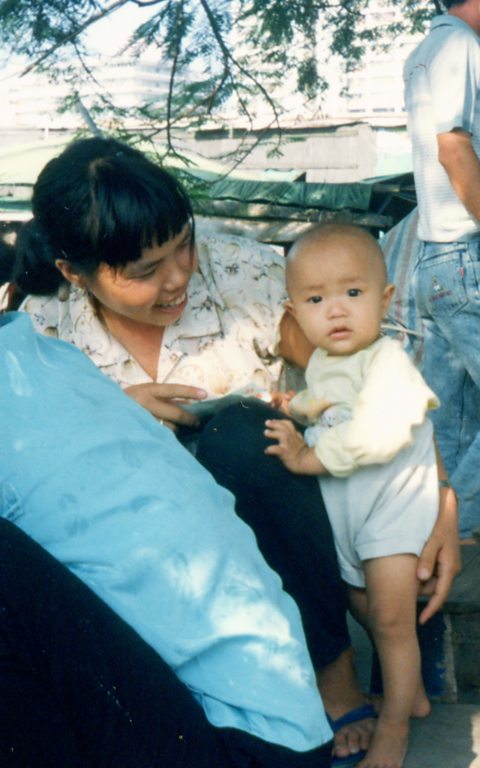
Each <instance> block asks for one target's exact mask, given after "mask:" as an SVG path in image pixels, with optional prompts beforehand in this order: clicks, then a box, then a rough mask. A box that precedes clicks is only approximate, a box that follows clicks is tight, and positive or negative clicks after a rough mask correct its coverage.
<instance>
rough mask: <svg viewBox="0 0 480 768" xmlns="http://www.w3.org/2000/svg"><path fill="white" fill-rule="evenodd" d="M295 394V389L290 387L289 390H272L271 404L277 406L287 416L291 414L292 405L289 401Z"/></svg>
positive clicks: (273, 406)
mask: <svg viewBox="0 0 480 768" xmlns="http://www.w3.org/2000/svg"><path fill="white" fill-rule="evenodd" d="M294 396H295V391H294V390H293V389H290V390H289V391H288V392H272V399H271V400H270V405H271V406H272V408H276V409H277V410H278V411H281V412H282V413H284V414H285V416H289V415H290V407H289V403H290V400H291V399H292V397H294Z"/></svg>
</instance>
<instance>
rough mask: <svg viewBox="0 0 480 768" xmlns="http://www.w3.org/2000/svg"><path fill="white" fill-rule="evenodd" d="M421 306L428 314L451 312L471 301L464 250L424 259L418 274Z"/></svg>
mask: <svg viewBox="0 0 480 768" xmlns="http://www.w3.org/2000/svg"><path fill="white" fill-rule="evenodd" d="M416 281H417V287H418V295H419V309H420V312H421V313H422V314H423V315H424V316H425V315H426V316H430V317H435V316H440V315H442V316H449V315H450V316H451V315H455V314H456V313H457V312H459V311H460V310H461V309H462V308H463V307H465V306H466V304H468V296H467V291H466V287H465V285H466V281H465V266H464V259H463V250H461V249H458V248H457V249H455V250H452V251H450V252H446V253H441V254H438V255H437V256H436V257H435V258H430V259H426V260H425V261H421V262H420V263H419V265H418V272H417V275H416Z"/></svg>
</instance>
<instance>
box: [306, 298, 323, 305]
mask: <svg viewBox="0 0 480 768" xmlns="http://www.w3.org/2000/svg"><path fill="white" fill-rule="evenodd" d="M321 300H322V297H321V296H310V298H309V299H308V303H309V304H319V303H320V302H321Z"/></svg>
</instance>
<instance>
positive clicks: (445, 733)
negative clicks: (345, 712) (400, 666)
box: [350, 620, 480, 768]
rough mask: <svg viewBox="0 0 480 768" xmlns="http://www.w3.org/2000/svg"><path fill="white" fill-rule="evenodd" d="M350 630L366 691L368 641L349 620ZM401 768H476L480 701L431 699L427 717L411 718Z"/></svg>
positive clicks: (479, 745)
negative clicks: (467, 702) (450, 702)
mask: <svg viewBox="0 0 480 768" xmlns="http://www.w3.org/2000/svg"><path fill="white" fill-rule="evenodd" d="M350 632H351V636H352V641H353V645H354V647H355V650H356V656H357V669H358V675H359V679H360V683H361V685H362V687H363V688H364V690H368V688H369V680H370V662H371V649H370V642H369V640H368V638H367V637H366V635H365V633H364V632H363V630H362V629H360V627H358V625H357V624H356V623H355V622H354V621H353V620H352V621H351V622H350ZM479 663H480V659H479ZM404 768H480V701H478V702H476V703H473V704H444V703H439V702H433V711H432V714H431V715H430V716H429V717H427V718H425V719H422V720H412V721H411V736H410V748H409V751H408V755H407V759H406V760H405V764H404Z"/></svg>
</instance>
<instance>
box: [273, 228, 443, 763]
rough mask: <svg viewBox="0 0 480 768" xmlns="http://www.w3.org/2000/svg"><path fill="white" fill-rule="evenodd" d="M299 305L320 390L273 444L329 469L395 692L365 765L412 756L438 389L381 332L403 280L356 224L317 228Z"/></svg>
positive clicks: (331, 507) (324, 477)
mask: <svg viewBox="0 0 480 768" xmlns="http://www.w3.org/2000/svg"><path fill="white" fill-rule="evenodd" d="M286 279H287V290H288V295H289V301H288V302H287V308H288V310H289V311H290V312H291V313H292V314H293V315H294V317H295V318H296V319H297V321H298V323H299V325H300V327H301V328H302V330H303V332H304V334H305V335H306V337H307V338H308V339H309V341H310V342H311V343H312V344H313V345H314V346H315V347H316V349H315V351H314V352H313V354H312V356H311V358H310V361H309V363H308V367H307V370H306V383H307V389H306V390H304V391H303V392H300V393H299V394H298V395H296V396H295V397H294V398H293V399H292V400H291V402H290V404H289V412H290V415H291V416H292V417H293V418H294V419H295V420H296V421H298V422H300V423H302V424H307V425H310V426H308V428H307V429H306V431H305V437H303V436H302V435H301V434H300V432H298V431H297V430H296V428H295V426H294V425H293V423H292V422H291V421H288V420H275V419H271V420H269V421H267V422H266V426H267V429H266V432H265V434H266V435H267V437H269V438H272V439H274V440H276V441H277V442H276V443H274V444H272V445H271V446H269V447H268V448H267V451H266V452H267V453H269V454H271V455H274V456H278V457H279V458H280V460H281V461H282V462H283V463H284V464H285V466H286V467H288V468H289V469H290V470H291V471H292V472H297V473H301V474H315V475H318V476H319V478H320V483H321V490H322V494H323V497H324V500H325V504H326V507H327V511H328V514H329V517H330V521H331V524H332V528H333V533H334V537H335V543H336V547H337V552H338V559H339V564H340V569H341V572H342V577H343V579H344V580H345V582H346V583H347V584H348V586H349V593H350V600H351V606H352V613H353V614H354V615H355V616H356V617H357V618H358V619H359V620H360V621H362V623H363V624H364V625H365V626H366V627H367V629H368V631H369V633H370V634H371V636H372V638H373V641H374V643H375V646H376V648H377V652H378V655H379V658H380V664H381V669H382V678H383V687H384V699H383V703H382V706H381V711H380V716H379V720H378V724H377V728H376V730H375V733H374V736H373V738H372V741H371V744H370V748H369V749H368V752H367V754H366V756H365V757H364V758H363V759H362V760H361V762H360V764H359V768H376V767H377V766H380V765H381V766H382V768H401V766H402V765H403V760H404V757H405V754H406V750H407V743H408V725H409V718H410V716H411V715H415V716H425V715H427V714H428V713H429V711H430V704H429V702H428V699H427V696H426V693H425V689H424V687H423V683H422V680H421V674H420V652H419V648H418V642H417V637H416V602H417V592H418V582H417V576H416V567H417V558H418V555H419V554H420V552H421V550H422V548H423V546H424V544H425V542H426V541H427V539H428V537H429V535H430V533H431V530H432V528H433V525H434V523H435V521H436V518H437V513H438V503H439V502H438V495H439V494H438V475H437V466H436V456H435V448H434V442H433V433H432V427H431V424H430V421H429V419H428V418H427V417H426V414H427V411H428V410H429V408H435V407H437V406H438V401H437V399H436V397H435V395H434V393H433V392H432V391H431V390H430V389H429V388H428V387H427V385H426V384H425V382H424V381H423V379H422V377H421V375H420V374H419V373H418V371H417V370H416V369H415V368H414V366H413V364H412V363H411V362H410V360H409V358H408V356H407V354H406V353H405V352H404V350H403V348H402V346H401V344H400V343H399V342H398V341H395V340H393V339H391V338H388V337H383V336H381V333H380V326H381V322H382V318H383V316H384V314H385V313H386V311H387V308H388V305H389V303H390V300H391V297H392V294H393V291H394V286H393V285H389V284H387V273H386V268H385V263H384V260H383V254H382V251H381V249H380V247H379V245H378V243H377V241H376V240H375V239H374V238H373V237H372V236H371V235H369V234H368V233H367V232H365V231H363V230H361V229H359V228H357V227H354V226H349V225H333V224H332V225H325V226H319V227H316V228H315V229H313V230H310V231H309V232H308V233H307V234H306V235H304V236H302V237H301V238H300V239H299V240H298V241H297V242H296V243H295V244H294V245H293V247H292V249H291V251H290V253H289V256H288V259H287V267H286Z"/></svg>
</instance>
